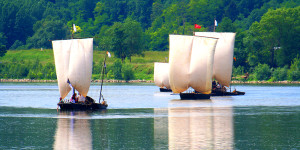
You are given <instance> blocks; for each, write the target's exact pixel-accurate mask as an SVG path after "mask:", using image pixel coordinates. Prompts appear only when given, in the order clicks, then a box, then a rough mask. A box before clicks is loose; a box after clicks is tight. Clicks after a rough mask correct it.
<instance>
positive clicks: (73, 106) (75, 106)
mask: <svg viewBox="0 0 300 150" xmlns="http://www.w3.org/2000/svg"><path fill="white" fill-rule="evenodd" d="M57 105H58V106H59V107H60V110H101V109H106V108H107V105H105V104H100V103H92V104H83V103H58V104H57Z"/></svg>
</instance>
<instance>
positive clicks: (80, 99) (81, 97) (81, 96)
mask: <svg viewBox="0 0 300 150" xmlns="http://www.w3.org/2000/svg"><path fill="white" fill-rule="evenodd" d="M84 101H85V97H84V96H83V95H81V94H80V93H78V102H84Z"/></svg>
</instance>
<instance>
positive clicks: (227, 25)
mask: <svg viewBox="0 0 300 150" xmlns="http://www.w3.org/2000/svg"><path fill="white" fill-rule="evenodd" d="M216 31H217V32H235V31H236V27H235V25H234V24H233V23H232V21H231V19H230V18H228V17H224V18H223V19H222V21H221V23H220V24H218V27H217V29H216Z"/></svg>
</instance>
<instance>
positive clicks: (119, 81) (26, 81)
mask: <svg viewBox="0 0 300 150" xmlns="http://www.w3.org/2000/svg"><path fill="white" fill-rule="evenodd" d="M0 82H5V83H9V82H17V83H56V82H57V80H35V79H0ZM92 82H94V83H97V82H101V80H92ZM103 82H105V83H154V81H152V80H130V81H127V82H126V81H125V80H114V79H111V80H103ZM231 83H232V84H300V81H274V82H268V81H237V80H233V81H231Z"/></svg>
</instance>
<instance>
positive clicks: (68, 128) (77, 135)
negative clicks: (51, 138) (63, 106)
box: [53, 111, 93, 150]
mask: <svg viewBox="0 0 300 150" xmlns="http://www.w3.org/2000/svg"><path fill="white" fill-rule="evenodd" d="M89 118H90V117H89V116H88V114H87V112H85V111H76V112H60V114H59V115H58V122H57V129H56V133H55V142H54V145H53V148H54V149H85V150H89V149H93V147H92V134H91V129H90V119H89Z"/></svg>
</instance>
